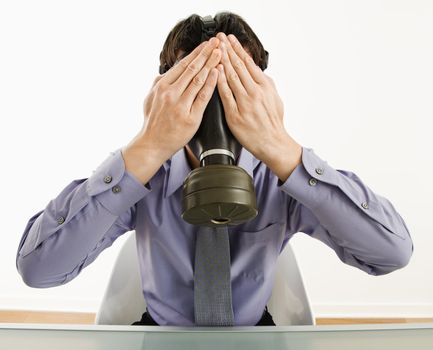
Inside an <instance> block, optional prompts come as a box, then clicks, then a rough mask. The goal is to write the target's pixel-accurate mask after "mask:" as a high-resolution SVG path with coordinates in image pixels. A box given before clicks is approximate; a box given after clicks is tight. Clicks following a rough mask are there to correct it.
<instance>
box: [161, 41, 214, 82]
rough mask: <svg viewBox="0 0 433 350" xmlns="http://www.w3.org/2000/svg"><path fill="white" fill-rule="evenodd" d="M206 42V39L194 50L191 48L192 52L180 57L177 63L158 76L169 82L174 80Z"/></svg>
mask: <svg viewBox="0 0 433 350" xmlns="http://www.w3.org/2000/svg"><path fill="white" fill-rule="evenodd" d="M207 43H208V42H207V41H204V42H202V43H201V44H200V45H198V46H197V47H196V48H195V49H194V50H192V52H191V53H190V54H189V55H187V56H185V57H184V58H183V59H181V60H180V61H179V62H178V63H177V64H175V65H174V66H173V67H171V68H170V69H169V70H168V71H167V72H165V73H164V74H162V75H161V76H160V77H161V78H164V80H165V81H166V82H167V83H169V84H171V83H173V82H174V81H176V80H177V79H178V78H179V76H180V75H181V74H182V73H183V71H184V70H185V67H187V66H188V65H189V64H190V63H191V62H192V61H193V60H194V59H195V58H196V57H197V56H198V55H199V54H200V52H201V50H203V48H204V47H205V46H206V44H207Z"/></svg>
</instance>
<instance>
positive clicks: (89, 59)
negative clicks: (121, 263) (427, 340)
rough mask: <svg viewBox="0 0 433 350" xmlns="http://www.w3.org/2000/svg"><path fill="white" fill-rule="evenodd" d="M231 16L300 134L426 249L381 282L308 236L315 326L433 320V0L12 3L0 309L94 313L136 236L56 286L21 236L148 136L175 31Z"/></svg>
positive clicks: (5, 44) (3, 63) (0, 132)
mask: <svg viewBox="0 0 433 350" xmlns="http://www.w3.org/2000/svg"><path fill="white" fill-rule="evenodd" d="M222 10H231V11H233V12H235V13H238V14H240V15H241V16H243V17H244V19H245V20H246V21H247V22H249V23H250V25H251V27H252V28H253V29H254V30H255V32H256V33H257V35H258V37H259V38H260V40H261V41H262V43H263V45H264V46H265V48H266V49H267V50H268V51H269V52H270V59H269V69H268V70H267V74H269V75H270V76H272V77H273V78H274V80H275V81H276V83H277V86H278V91H279V93H280V95H281V97H282V99H283V101H284V104H285V123H286V128H287V130H288V131H289V133H290V134H291V135H292V136H293V137H294V138H295V140H297V141H298V142H299V143H300V144H302V145H304V146H307V147H311V148H313V149H314V150H315V152H316V154H318V155H319V156H320V157H321V158H322V159H324V160H326V161H328V163H329V164H330V165H331V166H333V167H334V168H337V169H345V170H351V171H353V172H355V173H356V174H357V175H358V176H360V177H361V179H362V180H363V181H364V182H365V183H366V184H367V185H368V186H370V187H371V188H372V189H373V190H374V191H375V192H376V193H378V194H380V195H383V196H385V197H387V198H388V199H389V200H390V201H391V202H392V203H393V204H394V206H395V207H396V208H397V210H398V211H399V213H400V214H401V215H402V217H403V218H404V220H405V221H406V223H407V225H408V227H409V229H410V231H411V234H412V237H413V240H414V245H415V252H414V254H413V257H412V259H411V261H410V264H409V265H408V266H407V267H406V268H404V269H402V270H399V271H396V272H393V273H391V274H389V275H386V276H380V277H373V276H369V275H367V274H366V273H364V272H362V271H360V270H357V269H355V268H353V267H350V266H346V265H344V264H343V263H342V262H340V260H339V259H338V258H337V256H336V255H335V253H334V252H333V251H332V250H331V249H329V248H328V247H327V246H325V245H324V244H322V243H321V242H319V241H315V240H314V239H311V238H309V237H307V236H305V235H304V234H302V233H299V234H297V235H296V236H295V238H294V239H293V240H292V244H293V246H294V248H295V251H296V253H297V256H298V260H299V262H300V264H301V267H302V270H303V273H304V276H305V282H306V284H307V287H308V292H309V294H310V297H311V301H312V304H313V308H314V311H315V313H316V315H317V316H326V315H328V316H329V315H343V316H368V315H370V316H371V315H373V316H374V315H381V316H406V317H410V316H427V317H428V316H430V317H432V316H433V278H432V267H433V254H432V247H433V238H432V227H433V224H432V217H433V211H432V209H433V206H432V203H431V202H432V200H433V188H432V171H433V161H432V156H431V150H433V141H432V137H431V136H432V132H433V130H432V129H433V128H432V126H433V123H432V121H431V119H432V117H433V102H432V101H433V99H432V97H433V64H432V62H433V2H431V1H419V0H418V1H414V0H410V1H409V0H407V1H396V0H389V1H379V0H374V1H365V0H364V1H337V0H334V1H322V0H316V1H280V2H278V1H262V0H260V1H251V0H249V1H236V2H234V1H232V0H231V1H225V0H219V1H206V2H204V1H192V0H184V1H176V2H175V1H173V2H168V1H135V2H133V1H117V2H113V1H88V0H87V1H46V0H45V1H42V0H41V1H2V2H1V3H0V117H1V128H0V143H1V144H0V146H1V150H2V156H1V160H0V162H1V172H0V176H1V179H0V180H1V198H2V201H1V211H0V215H1V227H2V229H1V244H0V272H1V276H0V309H34V310H71V311H96V310H97V308H98V305H99V301H100V298H101V297H102V294H103V291H104V288H105V283H106V282H107V279H108V276H109V273H110V270H111V267H112V264H113V261H114V258H115V256H116V254H117V252H118V250H119V247H120V246H121V244H122V242H124V240H125V238H126V235H124V236H122V237H121V238H119V239H118V240H117V241H116V242H115V243H114V245H113V246H112V247H111V248H110V249H107V250H105V251H104V252H103V253H102V254H101V255H100V256H99V257H98V259H97V260H96V261H95V262H94V263H93V264H91V265H90V266H89V267H88V268H86V269H85V270H83V271H82V273H81V274H80V275H79V276H78V277H77V278H76V279H75V280H73V281H71V282H70V283H69V284H67V285H65V286H61V287H55V288H50V289H33V288H29V287H26V286H25V285H24V283H23V282H22V280H21V277H20V276H19V274H18V273H17V271H16V267H15V255H16V250H17V247H18V243H19V240H20V238H21V235H22V233H23V231H24V228H25V226H26V223H27V221H28V220H29V218H30V217H31V216H33V215H34V214H35V213H36V212H38V211H39V210H42V209H43V208H44V207H45V206H46V205H47V204H48V202H49V200H51V199H52V198H54V197H56V196H57V195H58V194H59V193H60V191H61V190H62V189H63V188H64V187H65V186H66V185H67V184H68V183H69V182H70V181H72V180H73V179H78V178H85V177H89V176H90V175H91V174H92V171H93V170H95V169H96V167H97V166H98V165H99V164H100V163H101V162H102V161H103V160H104V159H105V158H106V157H107V156H108V155H109V152H110V151H113V150H115V149H117V148H118V147H121V146H123V145H125V144H127V143H128V142H129V141H130V140H131V139H132V138H133V137H134V136H135V134H136V133H137V132H138V130H139V129H140V128H141V125H142V119H143V117H142V102H143V99H144V96H145V94H146V93H147V91H148V89H149V88H150V85H151V82H152V80H153V79H154V78H155V77H156V75H157V74H158V65H159V53H160V51H161V48H162V44H163V42H164V40H165V38H166V36H167V34H168V32H169V30H170V29H171V28H172V27H173V26H174V25H175V24H176V23H177V22H178V21H179V20H181V19H183V18H185V17H187V16H189V15H190V14H192V13H197V14H199V15H201V16H205V15H208V14H211V15H214V14H216V13H217V12H219V11H222ZM161 137H163V135H161Z"/></svg>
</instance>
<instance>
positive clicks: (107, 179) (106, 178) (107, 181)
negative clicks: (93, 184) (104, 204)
mask: <svg viewBox="0 0 433 350" xmlns="http://www.w3.org/2000/svg"><path fill="white" fill-rule="evenodd" d="M111 180H113V178H112V177H111V176H110V175H107V176H105V177H104V182H105V183H106V184H109V183H110V182H111Z"/></svg>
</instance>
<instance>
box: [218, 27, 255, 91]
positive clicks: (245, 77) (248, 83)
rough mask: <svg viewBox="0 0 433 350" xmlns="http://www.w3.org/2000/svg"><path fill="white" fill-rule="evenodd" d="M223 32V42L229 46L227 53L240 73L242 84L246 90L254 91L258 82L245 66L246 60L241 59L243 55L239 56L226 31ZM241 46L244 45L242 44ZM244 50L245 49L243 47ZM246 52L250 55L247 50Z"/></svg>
mask: <svg viewBox="0 0 433 350" xmlns="http://www.w3.org/2000/svg"><path fill="white" fill-rule="evenodd" d="M221 34H222V35H221V36H222V37H223V42H224V44H225V47H226V48H227V54H228V57H229V59H230V63H231V64H232V66H233V68H234V70H235V71H236V73H237V74H238V76H239V78H240V81H241V83H242V85H243V86H244V88H245V90H246V91H248V92H249V93H251V92H253V91H254V90H255V89H257V84H256V82H255V81H254V79H253V78H252V77H251V74H250V72H249V71H248V69H247V67H246V66H245V63H244V61H243V60H242V59H241V57H243V55H241V56H238V54H237V53H236V52H235V50H234V49H233V47H232V45H231V42H230V41H229V40H228V39H227V37H226V36H225V34H224V33H221ZM239 45H240V44H239ZM240 46H241V47H242V45H240ZM242 50H243V51H244V49H243V48H242ZM244 52H245V51H244ZM245 54H246V55H247V56H248V54H247V53H246V52H245Z"/></svg>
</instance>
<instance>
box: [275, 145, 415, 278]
mask: <svg viewBox="0 0 433 350" xmlns="http://www.w3.org/2000/svg"><path fill="white" fill-rule="evenodd" d="M278 187H279V188H280V189H281V190H282V191H284V192H285V193H286V194H288V195H289V198H288V200H289V204H288V208H289V209H288V225H287V235H288V236H290V235H291V234H293V233H296V232H304V233H306V234H308V235H309V236H311V237H313V238H316V239H319V240H320V241H322V242H324V243H325V244H326V245H328V246H329V247H331V248H332V249H333V250H334V251H335V252H336V254H337V255H338V257H339V258H340V260H341V261H343V262H344V263H346V264H348V265H351V266H355V267H357V268H359V269H361V270H363V271H365V272H367V273H368V274H371V275H383V274H387V273H389V272H392V271H394V270H396V269H399V268H402V267H404V266H406V265H407V263H408V262H409V260H410V257H411V255H412V252H413V242H412V239H411V236H410V233H409V230H408V228H407V226H406V224H405V222H404V220H403V218H402V217H401V216H400V215H399V213H398V212H397V211H396V209H395V208H394V206H393V205H392V203H391V202H390V201H389V200H388V199H386V198H384V197H382V196H380V195H378V194H376V193H374V192H373V191H372V190H371V189H370V188H369V187H368V186H367V185H365V184H364V183H363V182H362V181H361V179H360V178H359V177H358V176H357V175H356V174H354V173H353V172H350V171H345V170H337V169H334V168H332V167H331V166H330V165H329V164H328V163H327V162H326V161H324V160H322V159H321V158H320V157H319V156H317V155H316V154H315V153H314V152H313V150H312V149H311V148H306V147H303V148H302V162H301V164H299V165H298V166H297V167H296V168H295V170H294V171H293V172H292V173H291V175H290V176H289V178H288V179H287V180H286V181H285V182H284V183H282V182H281V181H278Z"/></svg>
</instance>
